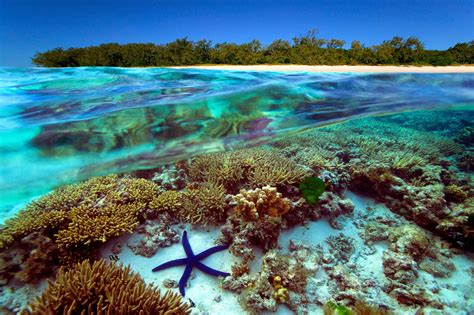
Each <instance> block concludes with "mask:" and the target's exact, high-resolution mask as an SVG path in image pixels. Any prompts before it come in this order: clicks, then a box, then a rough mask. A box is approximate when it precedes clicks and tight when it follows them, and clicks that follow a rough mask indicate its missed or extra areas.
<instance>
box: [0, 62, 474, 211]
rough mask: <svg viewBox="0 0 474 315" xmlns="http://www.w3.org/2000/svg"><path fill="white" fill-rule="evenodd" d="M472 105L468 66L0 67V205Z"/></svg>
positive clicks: (473, 82) (473, 79)
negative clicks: (386, 117) (349, 125)
mask: <svg viewBox="0 0 474 315" xmlns="http://www.w3.org/2000/svg"><path fill="white" fill-rule="evenodd" d="M473 104H474V74H369V73H275V72H236V71H210V70H175V69H161V68H144V69H133V68H132V69H130V68H128V69H122V68H97V67H94V68H87V67H86V68H72V69H71V68H64V69H42V68H0V196H1V198H0V199H1V203H0V211H1V210H5V209H11V207H12V206H13V205H18V204H21V203H24V202H26V201H28V200H30V199H31V198H33V197H35V196H38V195H40V194H43V193H45V192H47V191H49V190H51V189H52V188H54V187H56V186H58V185H61V184H64V183H71V182H75V181H78V180H82V179H85V178H89V177H91V176H94V175H102V174H108V173H116V172H128V171H133V170H137V169H146V168H152V167H156V166H158V165H160V164H163V163H168V162H171V161H176V160H181V159H184V158H187V157H190V156H193V155H196V154H201V153H206V152H214V151H220V150H229V149H233V148H240V147H250V146H255V145H258V144H263V143H268V142H269V141H272V140H274V139H277V138H281V137H284V136H288V135H293V134H297V133H301V132H304V131H307V130H311V129H313V128H316V127H319V126H323V125H327V124H333V123H337V122H340V121H344V120H347V119H353V118H357V117H365V116H370V115H381V114H390V113H397V112H401V111H409V110H430V109H451V108H461V107H462V108H469V107H470V106H472V105H473Z"/></svg>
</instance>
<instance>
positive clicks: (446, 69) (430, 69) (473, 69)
mask: <svg viewBox="0 0 474 315" xmlns="http://www.w3.org/2000/svg"><path fill="white" fill-rule="evenodd" d="M167 68H171V69H200V70H231V71H270V72H361V73H374V72H375V73H474V65H468V66H362V65H359V66H348V65H344V66H325V65H322V66H309V65H195V66H172V67H167Z"/></svg>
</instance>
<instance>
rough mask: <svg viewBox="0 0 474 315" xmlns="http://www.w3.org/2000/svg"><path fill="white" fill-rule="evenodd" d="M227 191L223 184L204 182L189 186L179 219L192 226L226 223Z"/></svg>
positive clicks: (184, 195) (184, 196)
mask: <svg viewBox="0 0 474 315" xmlns="http://www.w3.org/2000/svg"><path fill="white" fill-rule="evenodd" d="M225 195H226V190H225V188H224V186H223V185H222V184H218V183H214V182H204V183H199V184H197V185H191V186H188V187H187V189H186V191H185V192H184V194H183V199H182V203H183V209H182V212H181V213H180V214H179V217H181V218H183V220H184V221H186V222H190V223H192V224H203V225H206V224H218V223H221V222H224V221H225V218H226V206H227V203H226V201H225Z"/></svg>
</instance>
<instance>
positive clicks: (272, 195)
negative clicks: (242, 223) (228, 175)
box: [230, 186, 291, 221]
mask: <svg viewBox="0 0 474 315" xmlns="http://www.w3.org/2000/svg"><path fill="white" fill-rule="evenodd" d="M232 201H233V203H231V204H230V205H234V204H235V206H234V211H235V212H236V215H237V216H239V217H242V218H244V219H245V220H247V221H255V220H258V219H259V218H264V216H265V215H268V216H271V217H280V216H282V215H284V214H285V213H287V212H288V211H290V209H291V202H290V200H289V199H287V198H283V197H282V194H281V193H279V192H277V189H276V188H275V187H270V186H264V187H262V188H256V189H254V190H245V189H241V190H240V193H239V194H237V195H235V196H233V197H232Z"/></svg>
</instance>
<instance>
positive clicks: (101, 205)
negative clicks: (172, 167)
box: [0, 175, 158, 248]
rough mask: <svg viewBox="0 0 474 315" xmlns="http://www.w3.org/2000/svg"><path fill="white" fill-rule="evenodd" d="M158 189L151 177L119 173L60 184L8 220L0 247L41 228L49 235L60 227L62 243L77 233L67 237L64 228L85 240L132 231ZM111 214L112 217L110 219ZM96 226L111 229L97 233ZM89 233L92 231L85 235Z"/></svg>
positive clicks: (0, 238) (73, 237)
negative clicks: (130, 176) (127, 175)
mask: <svg viewBox="0 0 474 315" xmlns="http://www.w3.org/2000/svg"><path fill="white" fill-rule="evenodd" d="M157 189H158V186H157V185H156V184H154V183H153V182H151V181H147V180H145V179H136V178H122V179H120V178H119V177H118V176H117V175H110V176H105V177H95V178H91V179H89V180H87V181H85V182H83V183H78V184H74V185H68V186H64V187H61V188H59V189H57V190H55V191H53V192H51V193H49V194H47V195H45V196H44V197H41V198H40V199H39V200H37V201H34V202H32V203H30V204H29V205H28V206H27V207H26V209H25V210H24V211H20V212H19V213H18V214H17V215H16V216H15V217H14V218H12V219H10V220H8V221H7V222H6V223H5V228H4V229H3V230H2V231H1V234H0V248H4V247H6V246H8V245H9V244H10V243H11V242H13V240H14V239H15V238H20V237H23V236H25V235H28V234H30V233H32V232H35V231H39V230H45V232H46V233H47V234H50V235H53V234H54V233H57V232H58V231H59V233H58V234H59V235H61V239H62V240H63V243H65V242H67V240H71V241H72V240H73V239H76V238H75V236H71V237H65V234H68V232H66V231H63V230H75V232H73V231H70V232H72V233H73V234H76V236H77V237H79V238H82V239H84V241H85V242H87V241H89V240H90V241H92V240H96V239H100V240H103V239H104V237H105V238H107V237H108V236H114V235H118V234H120V233H122V232H126V231H130V230H131V229H132V228H133V227H134V226H135V225H136V224H137V222H138V221H137V220H138V218H139V216H140V215H141V213H142V211H144V210H145V209H146V208H147V206H148V204H149V203H151V202H152V201H153V200H154V198H155V197H156V191H157ZM108 216H109V219H110V220H107V217H108ZM132 217H133V218H132ZM82 220H85V221H82ZM81 229H82V231H80V232H79V230H81ZM96 229H103V230H104V229H109V231H108V232H104V233H99V234H100V235H99V236H97V233H98V232H97V231H96ZM78 233H79V234H78ZM87 233H91V235H90V236H89V237H87V236H84V235H85V234H87ZM79 235H82V236H79ZM73 243H75V241H74V242H73Z"/></svg>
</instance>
